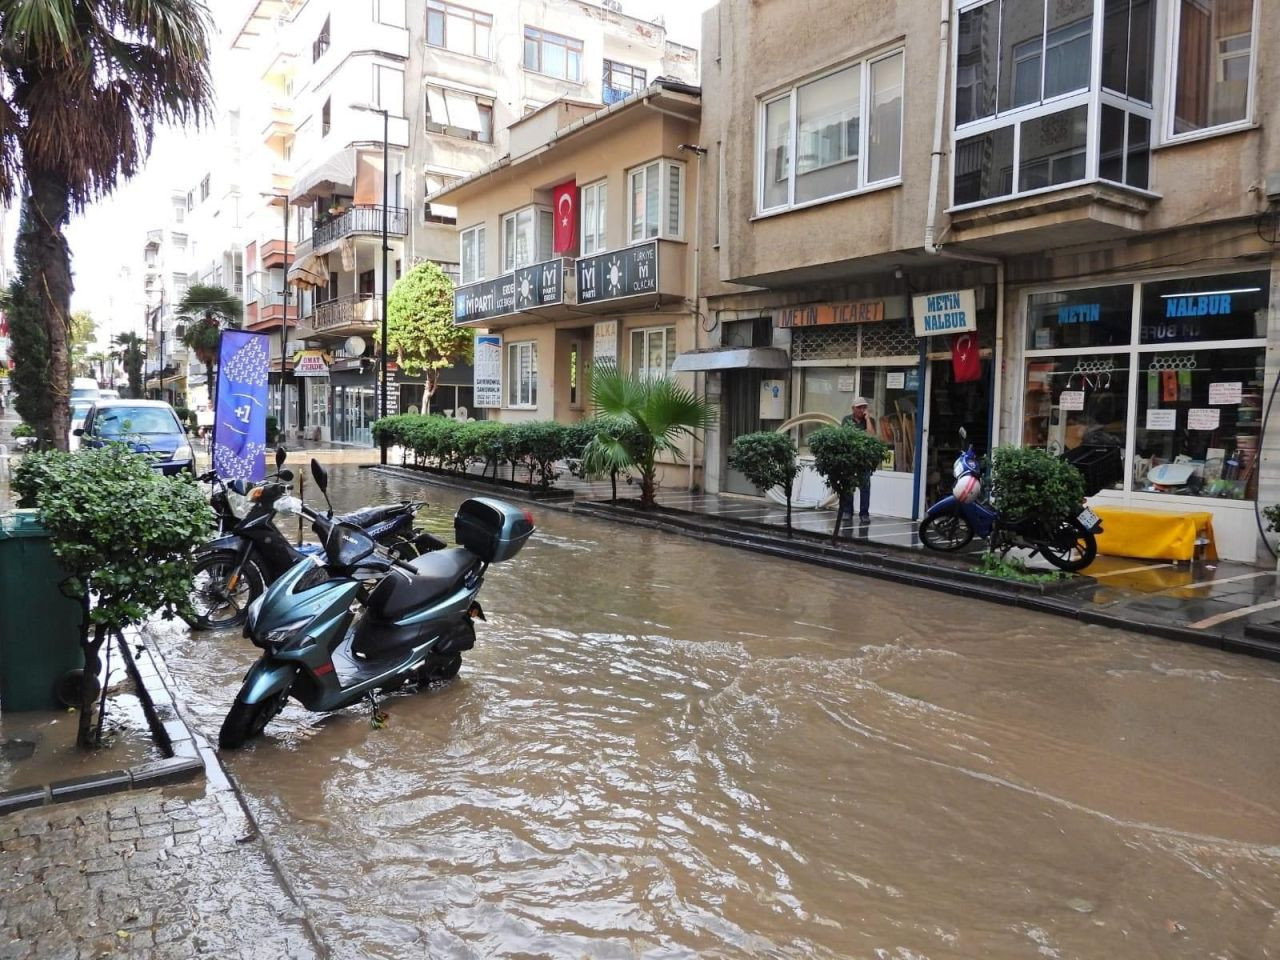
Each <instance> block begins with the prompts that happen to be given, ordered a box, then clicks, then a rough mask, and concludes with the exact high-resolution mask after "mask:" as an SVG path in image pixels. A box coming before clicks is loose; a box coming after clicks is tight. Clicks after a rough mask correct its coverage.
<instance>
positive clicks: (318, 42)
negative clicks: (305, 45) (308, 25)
mask: <svg viewBox="0 0 1280 960" xmlns="http://www.w3.org/2000/svg"><path fill="white" fill-rule="evenodd" d="M328 50H329V18H328V17H325V18H324V26H323V27H321V28H320V35H319V36H318V37H316V39H315V42H314V43H312V44H311V62H312V63H315V62H316V61H317V60H319V59H320V58H321V57H323V56H324V55H325V53H327V52H328Z"/></svg>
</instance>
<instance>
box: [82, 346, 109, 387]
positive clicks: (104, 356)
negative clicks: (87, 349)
mask: <svg viewBox="0 0 1280 960" xmlns="http://www.w3.org/2000/svg"><path fill="white" fill-rule="evenodd" d="M111 362H112V360H111V355H110V354H109V353H107V352H106V351H103V350H95V351H94V352H93V353H86V354H85V355H84V368H85V370H87V371H88V374H87V375H88V376H90V377H93V379H95V380H97V381H98V382H99V383H101V382H102V381H104V380H106V379H107V366H108V365H109V364H110V363H111Z"/></svg>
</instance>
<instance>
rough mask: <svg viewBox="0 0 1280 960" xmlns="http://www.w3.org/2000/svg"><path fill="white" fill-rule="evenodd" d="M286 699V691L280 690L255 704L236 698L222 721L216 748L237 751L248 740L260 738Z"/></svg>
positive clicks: (287, 697) (281, 708) (287, 692)
mask: <svg viewBox="0 0 1280 960" xmlns="http://www.w3.org/2000/svg"><path fill="white" fill-rule="evenodd" d="M288 699H289V691H288V690H281V691H280V692H279V693H277V694H275V695H273V696H270V697H267V698H266V699H264V700H259V701H258V702H257V703H245V702H244V701H243V700H241V699H240V698H239V697H236V702H235V703H233V704H232V705H231V709H230V710H229V711H227V718H226V719H225V720H223V721H222V729H221V730H219V731H218V746H219V747H221V748H222V749H223V750H239V749H240V748H241V747H243V746H244V745H245V743H246V742H248V741H249V740H252V739H254V738H255V737H259V736H261V735H262V731H263V730H265V729H266V728H267V724H268V723H270V722H271V721H272V720H274V719H275V718H276V716H277V715H278V714H279V713H280V711H281V710H283V709H284V705H285V701H286V700H288Z"/></svg>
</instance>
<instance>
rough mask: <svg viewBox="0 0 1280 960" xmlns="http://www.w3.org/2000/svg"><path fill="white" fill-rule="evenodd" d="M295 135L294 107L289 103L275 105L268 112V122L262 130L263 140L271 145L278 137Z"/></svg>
mask: <svg viewBox="0 0 1280 960" xmlns="http://www.w3.org/2000/svg"><path fill="white" fill-rule="evenodd" d="M293 134H294V116H293V106H292V104H290V103H288V102H280V103H273V104H272V105H271V107H270V109H269V110H268V112H267V122H266V124H265V125H264V126H263V128H262V139H263V140H265V141H266V142H268V143H270V142H271V141H272V140H274V139H276V138H277V137H292V136H293Z"/></svg>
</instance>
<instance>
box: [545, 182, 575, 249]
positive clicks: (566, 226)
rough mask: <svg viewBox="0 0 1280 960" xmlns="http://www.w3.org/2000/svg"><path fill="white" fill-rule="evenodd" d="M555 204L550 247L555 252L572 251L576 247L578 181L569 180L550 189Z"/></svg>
mask: <svg viewBox="0 0 1280 960" xmlns="http://www.w3.org/2000/svg"><path fill="white" fill-rule="evenodd" d="M551 198H552V201H553V202H554V204H555V216H556V229H555V236H554V238H553V242H552V245H551V249H552V251H553V252H554V253H556V254H561V253H570V254H571V253H573V252H574V250H576V249H577V247H578V183H577V181H576V180H570V181H568V182H567V183H562V184H560V186H558V187H553V188H552V190H551Z"/></svg>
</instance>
